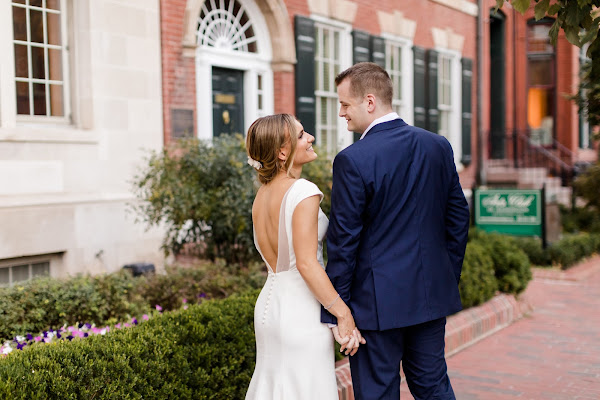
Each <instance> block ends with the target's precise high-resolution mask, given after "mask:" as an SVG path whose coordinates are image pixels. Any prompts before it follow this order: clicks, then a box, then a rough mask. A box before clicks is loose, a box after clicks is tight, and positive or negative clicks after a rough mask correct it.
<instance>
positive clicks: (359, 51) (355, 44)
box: [352, 31, 371, 64]
mask: <svg viewBox="0 0 600 400" xmlns="http://www.w3.org/2000/svg"><path fill="white" fill-rule="evenodd" d="M366 61H371V35H369V34H368V33H367V32H363V31H352V63H353V64H356V63H359V62H366Z"/></svg>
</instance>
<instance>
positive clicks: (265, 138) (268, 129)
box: [246, 114, 298, 184]
mask: <svg viewBox="0 0 600 400" xmlns="http://www.w3.org/2000/svg"><path fill="white" fill-rule="evenodd" d="M295 131H296V118H295V117H294V116H293V115H290V114H275V115H268V116H266V117H261V118H259V119H257V120H256V121H254V122H253V123H252V125H250V128H249V129H248V136H246V151H247V152H248V156H249V157H250V158H252V160H254V161H258V162H259V163H260V164H257V166H258V168H257V166H254V168H255V169H256V170H257V172H258V180H259V181H260V183H262V184H267V183H269V182H271V181H272V180H273V179H274V178H275V176H277V174H278V173H279V171H281V170H283V171H286V173H287V174H288V176H291V175H290V170H291V169H292V166H293V165H294V156H295V154H296V143H297V142H298V136H297V135H296V134H294V132H295ZM290 133H291V134H290ZM288 142H289V143H290V145H291V146H290V148H291V151H290V154H288V155H287V158H286V160H285V161H282V160H280V159H279V152H280V151H281V148H282V147H284V146H285V145H286V144H287V143H288Z"/></svg>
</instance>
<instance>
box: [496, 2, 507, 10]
mask: <svg viewBox="0 0 600 400" xmlns="http://www.w3.org/2000/svg"><path fill="white" fill-rule="evenodd" d="M504 1H505V0H496V11H498V9H499V8H502V6H503V5H504Z"/></svg>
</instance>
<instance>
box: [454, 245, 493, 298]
mask: <svg viewBox="0 0 600 400" xmlns="http://www.w3.org/2000/svg"><path fill="white" fill-rule="evenodd" d="M459 289H460V299H461V301H462V304H463V307H465V308H467V307H472V306H476V305H478V304H481V303H484V302H486V301H487V300H489V299H491V298H492V297H493V296H494V294H495V293H496V291H497V290H498V281H497V280H496V276H495V274H494V263H493V261H492V258H491V257H490V256H489V254H488V253H487V250H486V248H485V247H483V246H482V245H481V244H478V243H475V242H473V243H469V244H468V245H467V250H466V252H465V261H464V262H463V268H462V274H461V278H460V284H459Z"/></svg>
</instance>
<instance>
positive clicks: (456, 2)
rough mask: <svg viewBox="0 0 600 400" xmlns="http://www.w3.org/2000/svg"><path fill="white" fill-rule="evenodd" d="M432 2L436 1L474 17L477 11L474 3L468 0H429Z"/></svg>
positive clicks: (477, 8)
mask: <svg viewBox="0 0 600 400" xmlns="http://www.w3.org/2000/svg"><path fill="white" fill-rule="evenodd" d="M431 1H433V2H434V3H438V4H441V5H444V6H447V7H450V8H452V9H455V10H458V11H460V12H462V13H465V14H467V15H470V16H472V17H476V16H477V14H478V13H479V7H478V6H477V4H475V3H471V2H470V1H468V0H431Z"/></svg>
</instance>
